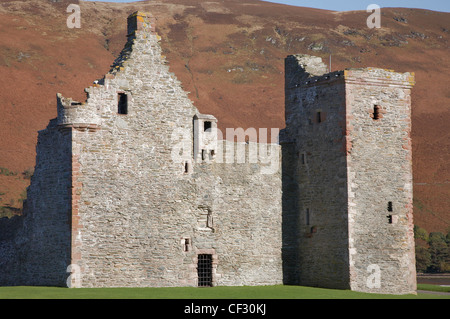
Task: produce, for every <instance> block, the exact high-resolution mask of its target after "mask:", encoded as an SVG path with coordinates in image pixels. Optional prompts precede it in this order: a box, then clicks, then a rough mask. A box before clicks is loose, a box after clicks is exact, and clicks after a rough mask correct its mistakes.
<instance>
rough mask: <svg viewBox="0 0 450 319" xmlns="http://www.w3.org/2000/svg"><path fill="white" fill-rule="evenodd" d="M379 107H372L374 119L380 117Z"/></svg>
mask: <svg viewBox="0 0 450 319" xmlns="http://www.w3.org/2000/svg"><path fill="white" fill-rule="evenodd" d="M380 111H381V109H380V106H379V105H375V106H374V107H373V117H372V118H373V119H374V120H379V119H380V118H381V113H380Z"/></svg>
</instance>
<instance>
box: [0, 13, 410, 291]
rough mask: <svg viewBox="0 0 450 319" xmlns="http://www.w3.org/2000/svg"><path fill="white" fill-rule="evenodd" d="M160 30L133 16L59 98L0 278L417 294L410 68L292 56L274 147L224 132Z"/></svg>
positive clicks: (0, 233) (7, 225)
mask: <svg viewBox="0 0 450 319" xmlns="http://www.w3.org/2000/svg"><path fill="white" fill-rule="evenodd" d="M159 41H160V37H159V35H158V34H157V33H156V32H155V26H154V19H153V18H152V17H151V16H150V15H147V14H144V13H142V12H135V13H133V14H132V15H130V16H129V17H128V35H127V43H126V44H125V47H124V49H123V51H122V53H121V54H120V55H119V57H118V58H117V59H116V61H114V63H113V64H112V67H111V70H110V71H109V72H108V74H106V75H105V76H104V78H102V79H100V80H98V81H95V82H94V84H93V85H92V86H90V87H89V88H86V90H85V91H86V94H87V99H86V101H84V102H78V101H73V100H72V99H70V98H65V97H63V96H62V95H61V94H57V110H58V115H57V118H55V119H53V120H51V121H50V122H49V124H48V126H47V128H45V129H44V130H42V131H40V132H39V136H38V143H37V147H36V151H37V156H36V167H35V173H34V175H33V177H32V180H31V184H30V186H29V188H28V190H27V192H28V196H27V198H28V199H27V201H26V203H25V206H24V213H23V216H20V217H15V218H13V219H11V220H8V219H2V220H0V268H1V269H2V271H1V273H0V285H41V286H44V285H51V286H69V287H175V286H240V285H276V284H282V283H285V284H299V285H310V286H320V287H331V288H340V289H352V290H358V291H367V292H376V293H395V294H404V293H414V291H415V289H416V282H415V261H414V239H413V222H412V171H411V139H410V131H411V117H410V113H411V100H410V90H411V87H412V86H413V84H414V76H413V75H412V74H409V73H404V74H400V73H396V72H393V71H390V70H383V69H373V68H366V69H348V70H344V71H337V72H331V73H327V67H326V66H325V65H324V64H323V63H322V61H321V59H320V58H317V57H311V56H306V55H295V56H289V57H287V58H286V91H285V93H286V104H285V114H286V128H285V129H283V130H282V131H281V132H280V139H279V142H278V141H274V142H271V143H261V142H260V143H257V142H255V141H248V142H246V141H240V142H234V141H230V140H227V139H224V138H223V137H222V136H221V135H220V134H219V132H218V129H217V122H218V120H220V119H217V118H215V117H214V116H213V115H208V114H201V113H199V112H198V110H197V108H196V107H195V106H194V105H193V103H192V102H191V101H190V100H189V98H188V94H187V92H185V91H184V90H183V88H182V85H181V83H180V81H179V80H178V79H177V78H176V76H175V75H174V74H173V73H171V72H170V71H169V67H168V65H167V61H166V59H165V57H164V56H162V51H161V47H160V44H159ZM234 132H235V133H236V131H234Z"/></svg>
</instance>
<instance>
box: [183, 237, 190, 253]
mask: <svg viewBox="0 0 450 319" xmlns="http://www.w3.org/2000/svg"><path fill="white" fill-rule="evenodd" d="M190 244H191V243H190V240H189V238H185V239H184V251H185V252H188V251H189V245H190Z"/></svg>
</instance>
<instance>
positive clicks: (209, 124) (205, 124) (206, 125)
mask: <svg viewBox="0 0 450 319" xmlns="http://www.w3.org/2000/svg"><path fill="white" fill-rule="evenodd" d="M211 127H212V122H210V121H205V122H203V131H205V132H206V131H208V130H211Z"/></svg>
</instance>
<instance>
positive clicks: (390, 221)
mask: <svg viewBox="0 0 450 319" xmlns="http://www.w3.org/2000/svg"><path fill="white" fill-rule="evenodd" d="M387 218H388V223H389V224H392V223H393V219H392V215H388V216H387Z"/></svg>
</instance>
